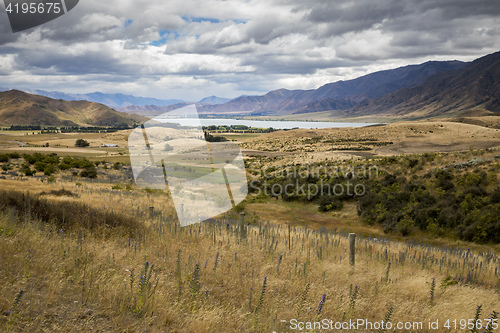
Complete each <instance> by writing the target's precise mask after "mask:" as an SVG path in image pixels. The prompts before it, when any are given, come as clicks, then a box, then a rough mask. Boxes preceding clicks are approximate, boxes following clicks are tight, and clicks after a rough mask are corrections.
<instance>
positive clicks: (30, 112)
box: [0, 90, 147, 126]
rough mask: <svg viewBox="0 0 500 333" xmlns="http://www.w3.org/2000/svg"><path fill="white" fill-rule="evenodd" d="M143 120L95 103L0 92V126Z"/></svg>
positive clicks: (131, 123) (100, 124) (123, 122)
mask: <svg viewBox="0 0 500 333" xmlns="http://www.w3.org/2000/svg"><path fill="white" fill-rule="evenodd" d="M146 120H147V118H145V117H142V116H139V115H135V114H127V113H123V112H118V111H116V110H113V109H112V108H110V107H107V106H105V105H102V104H99V103H93V102H87V101H65V100H62V99H52V98H48V97H44V96H39V95H32V94H28V93H25V92H22V91H19V90H9V91H5V92H0V125H2V126H10V125H50V126H75V125H80V126H89V125H92V126H117V125H123V124H126V125H133V124H136V123H141V122H144V121H146Z"/></svg>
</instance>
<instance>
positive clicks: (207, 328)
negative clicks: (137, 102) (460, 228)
mask: <svg viewBox="0 0 500 333" xmlns="http://www.w3.org/2000/svg"><path fill="white" fill-rule="evenodd" d="M2 184H5V186H6V188H14V187H16V186H17V187H18V188H19V187H23V188H29V190H30V192H33V193H39V192H42V191H48V190H49V191H50V189H54V188H60V187H62V186H64V188H65V189H66V190H70V191H72V192H74V193H75V194H78V195H79V198H66V197H53V196H46V198H47V199H49V200H54V201H78V202H84V203H87V204H90V205H92V207H95V208H99V209H103V210H111V211H114V212H120V213H124V214H127V215H129V214H130V215H132V216H135V217H136V218H137V219H138V220H139V221H140V222H141V223H143V224H144V226H145V227H146V231H145V233H137V234H135V235H134V236H133V237H124V236H118V235H116V236H115V237H111V238H109V239H104V238H102V236H100V234H99V233H94V232H93V231H91V230H87V229H83V230H79V231H67V230H64V228H63V230H59V229H58V228H55V227H54V226H53V225H51V224H43V223H39V222H38V221H37V220H36V219H33V220H30V221H25V220H22V221H18V220H17V218H16V213H15V212H14V211H12V210H10V211H5V212H4V213H3V214H2V216H1V218H0V259H1V262H2V267H1V268H0V270H1V272H0V311H1V312H2V313H3V312H5V311H12V310H14V311H12V312H11V313H10V314H9V315H2V316H0V330H1V331H5V332H19V331H27V332H40V331H46V330H47V331H48V330H51V331H57V332H67V331H71V332H88V331H117V332H216V331H220V332H270V331H273V330H274V331H277V332H287V331H290V328H289V324H288V321H290V320H291V319H293V318H298V319H300V320H302V321H314V320H318V319H323V318H329V319H332V320H334V321H341V320H342V319H343V318H344V320H348V319H358V318H363V319H368V320H372V321H380V320H382V319H383V318H384V316H385V314H386V312H387V311H388V309H389V307H391V306H393V307H394V313H393V315H392V321H393V322H394V323H396V322H397V321H412V322H413V321H422V322H424V324H425V323H427V321H428V319H433V320H435V319H439V320H440V322H441V323H444V322H445V321H446V320H447V319H455V318H456V319H472V318H473V316H474V312H475V308H476V306H477V305H479V304H483V309H484V314H483V316H482V317H481V318H483V319H484V318H486V317H487V316H488V315H489V314H490V313H491V312H492V311H493V310H496V311H498V310H499V304H500V297H499V294H498V275H497V274H498V273H497V271H496V268H498V267H499V259H498V255H497V253H496V252H491V251H490V253H486V252H484V253H480V252H469V254H468V255H467V256H465V253H466V252H464V251H462V250H459V249H453V248H451V247H448V248H443V247H431V246H429V245H427V244H416V243H405V242H395V241H391V240H388V239H383V238H379V239H378V240H374V239H372V238H360V237H358V241H357V252H356V268H355V269H354V270H352V269H351V268H350V267H349V264H348V260H347V256H348V252H347V247H348V245H347V239H346V236H345V234H342V233H334V232H331V231H329V232H327V231H320V230H317V229H316V230H312V229H310V228H307V229H305V228H303V227H300V226H298V227H293V228H292V230H291V235H290V239H291V245H290V249H289V244H288V237H289V236H288V229H287V228H286V227H285V226H281V227H278V226H277V225H274V224H270V225H265V224H261V225H260V226H259V225H254V226H249V227H248V236H247V238H246V239H240V237H239V236H238V235H239V231H238V229H237V222H238V217H237V216H234V215H225V216H221V217H220V218H219V219H218V220H214V221H212V222H205V223H202V224H197V225H193V226H191V227H186V228H183V229H181V228H180V227H179V226H178V224H177V222H176V221H175V213H174V212H173V210H172V205H171V203H169V199H168V196H165V195H163V194H160V193H156V192H154V193H146V192H144V191H141V190H138V189H133V190H132V191H130V192H126V191H119V190H110V189H109V184H108V185H107V187H106V185H105V184H92V183H84V184H83V185H82V186H76V185H75V184H72V183H60V182H58V183H56V185H55V186H54V184H52V185H50V184H46V183H40V182H30V184H31V185H32V186H31V185H30V186H29V187H27V186H26V185H27V183H26V182H24V183H22V182H16V181H7V182H5V183H4V181H2ZM149 206H154V207H155V212H156V214H157V215H156V216H155V217H153V218H152V219H150V218H149V217H148V215H149V214H148V208H149ZM276 212H277V211H276ZM284 216H288V215H287V214H286V213H284ZM179 249H180V260H179V261H178V259H177V258H178V253H179V252H178V251H179ZM217 253H218V254H217ZM280 256H282V260H281V263H280V264H279V268H278V262H279V258H280ZM216 258H218V263H217V266H216V265H215V260H216ZM145 261H148V262H149V264H150V265H152V264H153V263H154V264H155V266H154V269H153V270H152V274H151V278H150V279H149V283H151V285H150V287H148V288H147V290H148V291H147V292H146V293H144V292H141V291H140V289H139V281H140V271H141V269H143V266H144V263H145ZM389 262H390V263H391V266H390V268H389V273H388V274H387V267H388V265H389ZM197 263H198V264H199V265H200V277H199V283H200V284H199V286H200V287H199V288H200V289H199V290H198V289H196V285H197V284H192V283H190V282H189V281H190V279H191V277H193V271H194V269H195V264H197ZM479 267H480V268H479ZM132 269H133V270H134V271H133V276H134V282H133V283H132V288H131V280H130V277H131V271H132ZM472 269H475V270H474V272H475V273H473V275H471V276H470V277H469V280H468V281H467V280H466V279H467V275H468V272H469V271H472ZM146 275H147V274H146ZM447 276H449V277H450V278H451V281H454V280H458V281H459V282H458V283H457V284H450V285H449V286H446V287H441V283H442V282H443V281H444V280H445V279H446V277H447ZM179 277H180V278H179ZM264 278H266V279H267V280H266V288H265V291H264V293H262V285H263V281H264ZM386 278H388V279H386ZM432 278H435V279H436V288H435V300H434V306H431V305H430V296H429V293H430V290H431V282H432ZM308 283H309V284H310V289H309V292H308V293H307V295H305V298H304V304H303V307H302V308H301V307H300V304H301V303H302V298H303V292H304V290H305V287H306V284H308ZM148 286H149V284H148ZM356 286H357V288H358V290H359V292H358V293H357V296H356V299H355V302H354V303H353V299H354V298H353V296H352V295H353V294H354V289H355V288H356ZM179 287H180V288H181V293H180V297H179ZM192 288H194V289H192ZM21 289H22V290H23V291H24V293H23V294H22V296H21V298H20V301H19V304H18V305H17V306H14V303H15V298H16V295H18V293H19V290H21ZM350 290H351V292H350ZM323 294H326V295H327V296H326V302H325V304H324V307H323V309H322V312H321V314H320V315H317V314H316V310H317V306H318V303H319V301H320V299H321V296H322V295H323ZM144 295H146V296H144ZM250 295H251V296H250ZM261 295H263V297H262V303H261V304H260V301H259V299H260V297H261ZM350 295H351V296H350ZM148 296H149V297H148ZM13 307H14V309H13ZM282 320H284V321H286V322H281V321H282ZM311 331H312V330H311ZM363 331H365V330H363V329H360V330H358V332H363ZM428 331H430V330H426V329H424V330H423V332H428ZM440 331H447V330H445V329H443V330H440ZM452 331H453V330H452Z"/></svg>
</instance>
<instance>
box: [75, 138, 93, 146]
mask: <svg viewBox="0 0 500 333" xmlns="http://www.w3.org/2000/svg"><path fill="white" fill-rule="evenodd" d="M89 145H90V143H89V142H88V141H87V140H84V139H78V140H76V142H75V146H76V147H88V146H89Z"/></svg>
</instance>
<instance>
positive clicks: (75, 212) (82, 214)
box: [0, 190, 143, 232]
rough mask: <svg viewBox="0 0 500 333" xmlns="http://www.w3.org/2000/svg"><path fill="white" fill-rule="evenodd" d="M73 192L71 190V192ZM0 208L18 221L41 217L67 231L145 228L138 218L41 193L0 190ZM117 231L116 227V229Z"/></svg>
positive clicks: (42, 219) (61, 191)
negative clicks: (46, 196) (40, 194)
mask: <svg viewBox="0 0 500 333" xmlns="http://www.w3.org/2000/svg"><path fill="white" fill-rule="evenodd" d="M68 192H69V191H66V190H59V191H52V192H49V193H43V194H50V195H56V196H60V195H68ZM69 193H72V192H69ZM0 208H1V210H2V211H4V212H9V214H12V215H14V216H16V218H17V219H18V220H19V221H30V220H38V221H41V222H45V223H50V224H52V225H54V226H56V227H57V228H58V229H62V230H64V231H68V230H77V229H79V228H86V229H89V230H93V229H107V228H108V229H109V228H117V229H122V230H124V231H127V232H134V231H136V230H140V229H143V226H142V225H141V224H139V223H138V222H137V220H136V219H134V218H132V217H130V216H125V215H121V214H118V213H115V212H110V211H107V210H101V209H96V208H92V207H90V206H89V205H86V204H84V203H80V202H75V201H53V200H52V201H51V200H50V199H48V198H43V197H41V196H39V195H33V194H29V193H23V192H16V191H0ZM115 232H116V230H115Z"/></svg>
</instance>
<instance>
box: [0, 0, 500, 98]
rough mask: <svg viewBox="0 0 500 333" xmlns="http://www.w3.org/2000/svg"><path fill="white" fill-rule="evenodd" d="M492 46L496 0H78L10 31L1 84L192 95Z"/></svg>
mask: <svg viewBox="0 0 500 333" xmlns="http://www.w3.org/2000/svg"><path fill="white" fill-rule="evenodd" d="M498 50H500V6H499V4H498V0H360V1H353V0H307V1H302V0H246V1H245V0H225V1H218V0H203V1H197V0H168V1H165V0H134V1H132V0H106V1H102V0H80V2H79V4H78V5H77V6H76V7H75V8H74V9H73V10H71V11H69V12H68V13H67V14H65V15H64V16H61V17H59V18H57V19H55V20H53V21H51V22H48V23H46V24H44V25H41V26H38V27H36V28H32V29H29V30H25V31H23V32H18V33H13V32H12V30H11V28H10V25H9V21H8V17H7V13H6V12H5V7H4V6H3V4H0V87H3V88H17V89H43V90H48V91H63V92H68V93H89V92H95V91H100V92H104V93H125V94H132V95H135V96H144V97H156V98H160V99H182V100H187V101H197V100H200V99H201V98H203V97H207V96H211V95H216V96H219V97H225V98H235V97H238V96H240V95H260V94H264V93H266V92H268V91H270V90H275V89H280V88H286V89H315V88H318V87H319V86H321V85H323V84H326V83H329V82H335V81H339V80H349V79H353V78H356V77H359V76H362V75H365V74H368V73H372V72H375V71H379V70H384V69H391V68H396V67H400V66H405V65H409V64H419V63H423V62H426V61H429V60H462V61H471V60H474V59H476V58H478V57H481V56H483V55H486V54H489V53H493V52H496V51H498Z"/></svg>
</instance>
